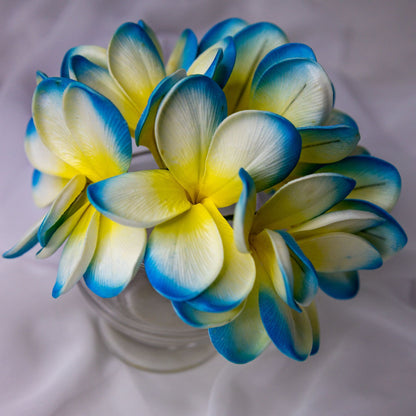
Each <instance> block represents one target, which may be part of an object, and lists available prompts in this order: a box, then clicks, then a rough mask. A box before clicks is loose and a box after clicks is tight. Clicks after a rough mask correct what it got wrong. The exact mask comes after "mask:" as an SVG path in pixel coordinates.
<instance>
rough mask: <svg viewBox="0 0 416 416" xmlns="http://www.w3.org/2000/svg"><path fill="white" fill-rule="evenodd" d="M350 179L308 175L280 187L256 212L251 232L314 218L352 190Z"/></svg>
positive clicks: (273, 228) (275, 228) (335, 175)
mask: <svg viewBox="0 0 416 416" xmlns="http://www.w3.org/2000/svg"><path fill="white" fill-rule="evenodd" d="M354 184H355V182H354V180H352V179H350V178H347V177H345V176H342V175H338V174H329V173H326V174H322V173H321V174H312V175H308V176H304V177H302V178H299V179H295V180H293V181H291V182H289V183H287V184H286V185H284V186H282V187H281V188H280V189H279V190H278V191H277V192H276V193H275V194H274V195H273V196H272V197H271V198H270V199H269V200H268V201H267V202H266V203H265V204H264V205H263V206H262V207H261V208H260V209H259V210H258V212H257V215H256V216H255V217H254V222H253V232H260V231H261V230H263V229H264V228H270V229H272V230H279V229H286V228H289V227H292V226H294V225H297V224H300V223H303V222H305V221H307V220H310V219H311V218H314V217H316V216H318V215H320V214H322V213H324V212H325V211H327V210H328V209H329V208H331V207H332V206H334V205H335V204H336V203H337V202H339V201H341V200H343V199H344V198H345V197H346V196H347V195H348V194H349V193H350V192H351V190H352V189H353V187H354Z"/></svg>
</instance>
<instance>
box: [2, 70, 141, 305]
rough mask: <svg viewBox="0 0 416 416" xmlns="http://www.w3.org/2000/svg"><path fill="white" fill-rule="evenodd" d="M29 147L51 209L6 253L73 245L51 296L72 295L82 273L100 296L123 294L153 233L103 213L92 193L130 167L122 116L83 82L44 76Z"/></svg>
mask: <svg viewBox="0 0 416 416" xmlns="http://www.w3.org/2000/svg"><path fill="white" fill-rule="evenodd" d="M41 78H45V77H41ZM25 149H26V153H27V156H28V158H29V160H30V161H31V163H32V164H33V166H34V167H35V172H34V177H33V191H34V197H35V202H37V203H38V205H41V206H46V205H49V204H51V206H50V208H49V210H48V212H47V213H46V215H45V216H44V217H43V219H42V220H41V221H40V222H38V223H37V224H35V226H34V227H32V229H31V230H30V231H29V233H27V235H26V236H25V237H24V238H23V239H22V240H21V241H20V242H19V243H17V244H16V245H15V246H14V247H13V248H12V249H10V250H9V251H7V252H6V253H4V255H3V256H4V257H6V258H11V257H16V256H20V255H22V254H24V253H25V252H26V251H28V250H29V249H30V248H32V247H33V246H34V245H36V244H37V243H40V245H41V247H42V248H41V250H40V251H39V252H38V254H37V257H39V258H45V257H48V256H50V255H52V254H53V253H54V252H55V251H56V250H57V249H58V248H59V247H60V246H61V245H62V244H63V243H64V242H65V240H66V243H65V247H64V249H63V252H62V256H61V260H60V262H59V269H58V276H57V279H56V283H55V286H54V288H53V292H52V295H53V296H54V297H58V296H60V295H61V294H63V293H65V292H67V291H68V290H69V289H71V287H73V285H74V284H75V283H76V282H77V281H78V280H79V279H80V278H81V277H82V276H84V278H85V282H86V284H87V286H88V287H89V288H90V289H91V290H92V291H94V292H95V293H96V294H98V295H100V296H102V297H110V296H115V295H117V294H118V293H120V291H121V290H123V289H124V287H125V286H126V285H127V284H128V282H129V281H130V280H131V278H132V277H133V276H134V274H135V272H136V270H137V267H138V266H139V264H140V262H141V260H142V258H143V255H144V250H145V247H146V232H145V230H144V229H140V228H130V227H126V226H123V225H120V224H117V223H115V222H113V221H111V220H110V219H108V218H106V217H104V216H103V215H101V214H100V213H98V212H97V211H96V210H95V209H94V207H92V206H91V204H90V203H89V202H88V199H87V196H86V189H87V186H88V184H90V183H94V182H96V181H99V180H102V179H104V178H108V177H110V176H114V175H118V174H121V173H124V172H126V171H127V170H128V168H129V166H130V161H131V155H132V149H131V138H130V134H129V130H128V126H127V124H126V122H125V120H124V119H123V117H122V116H121V114H120V112H119V111H118V110H117V109H116V108H115V106H114V105H113V104H112V103H111V102H110V101H109V100H108V99H106V98H105V97H103V96H101V95H99V94H97V93H96V92H94V91H92V90H91V89H90V88H88V87H86V86H85V85H83V84H80V83H78V82H75V81H70V80H68V79H65V78H45V79H43V80H42V81H41V82H40V83H39V85H38V86H37V88H36V90H35V93H34V96H33V119H31V120H30V122H29V125H28V129H27V135H26V140H25Z"/></svg>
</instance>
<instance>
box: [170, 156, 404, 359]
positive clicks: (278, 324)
mask: <svg viewBox="0 0 416 416" xmlns="http://www.w3.org/2000/svg"><path fill="white" fill-rule="evenodd" d="M347 162H348V161H347ZM347 162H343V163H344V164H345V163H347ZM378 162H379V163H385V162H381V161H378ZM340 163H342V162H340ZM363 164H364V165H368V164H366V163H365V162H363ZM386 165H387V164H386ZM385 167H388V166H385ZM339 170H341V169H339ZM389 170H390V172H389V173H387V174H386V175H385V177H388V176H390V177H391V176H394V174H392V172H394V171H395V170H394V168H393V167H392V166H391V165H390V169H389ZM240 177H241V179H242V181H243V184H244V188H243V192H242V194H241V197H240V199H239V201H238V203H237V205H236V210H235V215H234V221H233V224H234V235H235V240H236V245H237V247H238V248H239V250H240V251H242V252H250V253H252V255H253V258H254V260H255V264H256V282H257V283H256V285H255V286H254V289H253V291H252V292H251V293H250V295H249V297H248V299H247V304H246V305H247V306H245V307H244V308H243V309H242V311H241V312H240V314H239V315H238V316H237V317H236V318H235V319H234V320H232V321H231V322H230V323H227V324H226V325H224V326H222V327H212V328H211V329H209V332H210V336H211V340H212V342H213V344H214V346H215V347H216V349H217V350H218V351H219V352H220V353H221V354H223V355H224V356H225V357H226V358H227V359H229V360H231V361H234V362H246V361H247V360H251V359H253V358H255V357H256V356H257V355H258V354H260V353H261V352H262V351H263V350H264V348H265V347H266V346H267V345H268V343H269V339H268V338H270V339H271V340H272V341H273V342H274V344H275V345H276V346H277V347H278V348H279V349H280V350H281V351H282V352H283V353H285V354H286V355H288V356H290V357H292V358H295V359H298V360H303V359H306V358H307V357H308V355H309V354H314V353H315V352H316V351H317V349H318V346H319V325H318V318H317V314H316V310H315V306H314V304H313V303H312V299H313V298H314V295H315V293H316V290H317V287H318V283H319V286H320V287H321V289H323V290H324V291H325V292H326V293H328V294H329V295H331V296H333V297H336V298H341V299H347V298H350V297H352V296H354V295H355V294H356V293H357V291H358V272H357V270H359V269H374V268H377V267H380V266H381V264H382V258H387V257H389V256H391V255H392V254H393V253H394V252H396V251H398V250H400V249H401V248H402V247H403V246H404V245H405V244H406V235H405V233H404V231H403V230H402V228H401V227H400V225H399V224H398V223H397V222H396V221H395V220H394V219H393V218H392V217H391V216H390V215H389V214H388V213H387V212H386V211H385V210H384V209H383V208H381V207H380V206H377V205H375V204H373V203H371V202H368V201H365V200H357V199H349V198H348V197H349V196H351V194H353V195H354V193H355V195H357V194H358V193H360V192H361V193H362V195H361V196H365V197H368V195H369V194H370V195H371V194H372V193H373V192H372V191H373V190H372V189H371V188H372V186H371V185H370V186H369V187H368V188H366V189H365V190H364V188H361V190H360V189H356V188H355V181H354V180H353V179H351V178H348V177H346V176H343V175H340V174H339V173H333V172H331V171H329V172H321V173H316V174H312V175H308V176H304V177H302V178H299V179H296V180H293V181H291V182H289V183H287V184H286V185H284V186H283V187H281V188H280V189H279V190H278V191H277V192H276V193H275V194H274V195H273V196H272V197H271V198H270V199H269V200H268V201H267V202H266V203H265V204H264V205H263V206H262V207H260V209H259V210H258V211H257V212H255V204H256V202H255V195H256V191H255V184H254V182H253V181H252V179H251V178H250V176H249V175H248V174H247V173H246V172H245V171H244V170H242V171H241V172H240ZM358 179H359V180H360V178H358ZM390 185H391V184H390ZM393 188H394V187H393ZM384 190H386V189H384ZM382 193H383V192H381V194H382ZM386 193H390V194H395V193H396V192H394V189H393V192H392V187H391V186H390V190H389V191H387V192H386ZM394 198H395V196H393V197H392V198H390V200H392V199H394ZM385 201H386V199H385V198H382V199H381V202H382V203H383V202H385ZM176 307H177V310H178V312H179V313H181V312H182V313H183V311H182V310H181V309H180V305H179V307H178V305H176ZM188 308H189V306H188ZM185 312H186V311H185ZM262 328H264V329H262ZM262 331H263V333H262ZM259 333H260V336H259Z"/></svg>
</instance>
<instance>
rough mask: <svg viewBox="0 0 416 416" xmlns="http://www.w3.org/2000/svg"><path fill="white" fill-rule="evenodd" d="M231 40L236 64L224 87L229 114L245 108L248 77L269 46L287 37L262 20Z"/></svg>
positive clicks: (248, 88) (248, 93)
mask: <svg viewBox="0 0 416 416" xmlns="http://www.w3.org/2000/svg"><path fill="white" fill-rule="evenodd" d="M234 42H235V47H236V60H235V65H234V68H233V72H232V74H231V76H230V79H229V80H228V82H227V85H226V86H225V87H224V93H225V95H226V97H227V102H228V111H229V113H230V114H231V113H233V112H235V111H239V110H245V109H247V108H248V102H249V96H250V87H251V81H252V78H253V75H254V71H255V69H256V67H257V65H258V63H259V62H260V61H261V60H262V58H263V57H264V56H265V55H266V54H267V53H268V52H270V51H271V50H272V49H274V48H276V47H277V46H280V45H282V44H284V43H286V42H287V37H286V35H285V34H284V32H283V31H282V30H281V29H280V28H279V27H277V26H275V25H273V24H272V23H267V22H261V23H256V24H254V25H250V26H247V27H246V28H244V29H242V30H241V31H239V32H238V33H237V34H236V35H235V36H234Z"/></svg>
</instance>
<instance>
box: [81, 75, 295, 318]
mask: <svg viewBox="0 0 416 416" xmlns="http://www.w3.org/2000/svg"><path fill="white" fill-rule="evenodd" d="M226 116H227V105H226V99H225V96H224V94H223V92H222V90H221V89H220V87H219V86H218V85H217V84H216V83H215V82H214V81H212V80H211V79H209V78H207V77H205V76H198V75H195V76H190V77H187V78H185V79H183V80H182V81H180V82H179V83H177V84H176V85H175V86H174V87H173V88H172V89H171V90H170V92H169V93H168V94H167V95H166V97H165V98H164V99H163V101H162V103H161V106H160V108H159V111H158V113H157V117H156V123H155V136H156V144H157V147H158V151H159V153H160V156H161V158H162V159H163V162H164V164H165V165H166V167H167V168H168V170H160V169H159V170H150V171H139V172H133V173H127V174H124V175H120V176H117V177H114V178H110V179H107V180H105V181H102V182H98V183H95V184H92V185H90V186H89V188H88V196H89V199H90V201H91V203H92V204H93V205H94V206H95V207H96V208H97V209H98V210H99V211H100V212H102V213H103V214H105V215H107V216H108V217H110V218H111V219H113V220H115V221H118V222H120V223H123V224H126V225H129V226H137V227H146V228H150V227H154V229H153V231H152V233H151V235H150V238H149V242H148V246H147V251H146V255H145V260H144V262H145V267H146V271H147V275H148V277H149V280H150V282H151V284H152V285H153V286H154V287H155V289H156V290H157V291H159V292H160V293H161V294H163V295H164V296H166V297H168V298H169V299H172V300H176V301H186V300H190V299H193V300H194V301H195V302H197V303H198V305H200V307H202V308H203V309H205V310H211V311H212V310H215V311H227V310H230V309H232V308H235V307H236V306H237V305H238V304H240V303H241V302H242V300H244V299H245V298H246V296H247V294H248V293H249V292H250V290H251V288H252V286H253V283H254V263H253V260H252V258H251V256H250V255H248V254H244V253H239V252H238V251H237V249H236V248H235V246H234V243H233V239H232V231H231V227H230V226H229V224H228V223H227V222H226V221H225V219H224V218H223V217H222V215H221V214H220V212H219V211H218V208H222V207H227V206H229V205H231V204H233V203H235V202H236V201H237V200H238V197H239V194H240V192H241V188H242V185H241V182H240V181H239V179H238V171H239V169H240V167H241V166H243V167H244V168H245V169H246V170H247V171H248V172H249V173H250V175H251V176H252V177H253V180H254V182H255V183H256V186H257V188H258V189H259V190H264V189H266V188H269V187H270V186H273V185H274V184H275V183H277V182H279V181H281V180H282V179H283V178H285V177H286V176H287V175H288V174H289V172H290V171H291V170H292V168H293V167H294V166H295V164H296V162H297V158H298V156H299V151H300V138H299V135H298V133H297V131H296V129H295V128H294V127H293V126H292V125H291V124H290V123H289V122H288V121H287V120H285V119H283V118H281V117H279V116H277V115H275V114H271V113H266V112H260V111H247V112H240V113H238V114H235V115H233V116H232V117H228V118H226ZM195 298H197V299H196V300H195Z"/></svg>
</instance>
